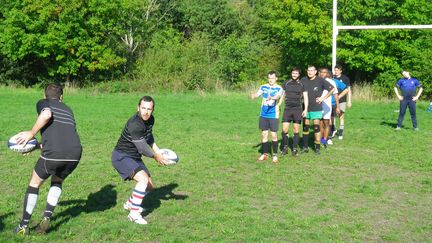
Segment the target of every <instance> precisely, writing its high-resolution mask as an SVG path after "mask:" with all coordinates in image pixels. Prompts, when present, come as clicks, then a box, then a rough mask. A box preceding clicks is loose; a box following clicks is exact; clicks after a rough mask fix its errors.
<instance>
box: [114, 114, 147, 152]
mask: <svg viewBox="0 0 432 243" xmlns="http://www.w3.org/2000/svg"><path fill="white" fill-rule="evenodd" d="M154 122H155V119H154V117H153V115H152V116H150V118H149V119H148V120H147V121H144V120H143V119H142V118H141V117H140V116H139V115H138V113H137V114H135V115H134V116H132V117H131V118H130V119H129V120H128V121H127V122H126V125H125V126H124V128H123V131H122V133H121V135H120V138H119V139H118V141H117V145H116V146H115V149H116V150H120V151H122V152H125V153H126V154H128V155H130V156H131V157H132V158H141V154H140V153H139V152H138V149H137V147H136V146H135V144H134V143H133V142H132V141H139V140H145V141H146V142H147V144H148V145H150V147H152V146H153V143H154V137H153V133H152V129H153V125H154Z"/></svg>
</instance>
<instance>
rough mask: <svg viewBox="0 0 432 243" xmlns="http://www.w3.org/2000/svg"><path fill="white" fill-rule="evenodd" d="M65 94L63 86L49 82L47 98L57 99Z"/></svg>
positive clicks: (46, 91) (46, 92) (46, 89)
mask: <svg viewBox="0 0 432 243" xmlns="http://www.w3.org/2000/svg"><path fill="white" fill-rule="evenodd" d="M62 95H63V88H62V86H61V85H60V84H49V85H48V86H46V88H45V97H46V98H47V99H57V100H59V99H60V97H61V96H62Z"/></svg>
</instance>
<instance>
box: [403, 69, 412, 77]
mask: <svg viewBox="0 0 432 243" xmlns="http://www.w3.org/2000/svg"><path fill="white" fill-rule="evenodd" d="M402 76H403V77H404V78H406V79H410V78H411V75H410V73H409V72H408V71H406V70H403V71H402Z"/></svg>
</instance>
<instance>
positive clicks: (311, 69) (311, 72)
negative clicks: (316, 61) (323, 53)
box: [307, 65, 317, 79]
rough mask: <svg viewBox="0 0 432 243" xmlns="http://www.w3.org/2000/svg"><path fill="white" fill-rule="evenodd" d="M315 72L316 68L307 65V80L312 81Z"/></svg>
mask: <svg viewBox="0 0 432 243" xmlns="http://www.w3.org/2000/svg"><path fill="white" fill-rule="evenodd" d="M316 74H317V70H316V67H315V66H313V65H309V66H308V68H307V76H308V78H309V79H314V78H315V77H316Z"/></svg>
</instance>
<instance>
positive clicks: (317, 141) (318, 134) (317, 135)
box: [313, 118, 321, 154]
mask: <svg viewBox="0 0 432 243" xmlns="http://www.w3.org/2000/svg"><path fill="white" fill-rule="evenodd" d="M320 120H321V119H319V118H316V119H314V120H313V124H314V133H315V134H314V135H315V136H314V137H315V140H314V144H315V153H316V154H320V149H321V143H320V140H321V132H320Z"/></svg>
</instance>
